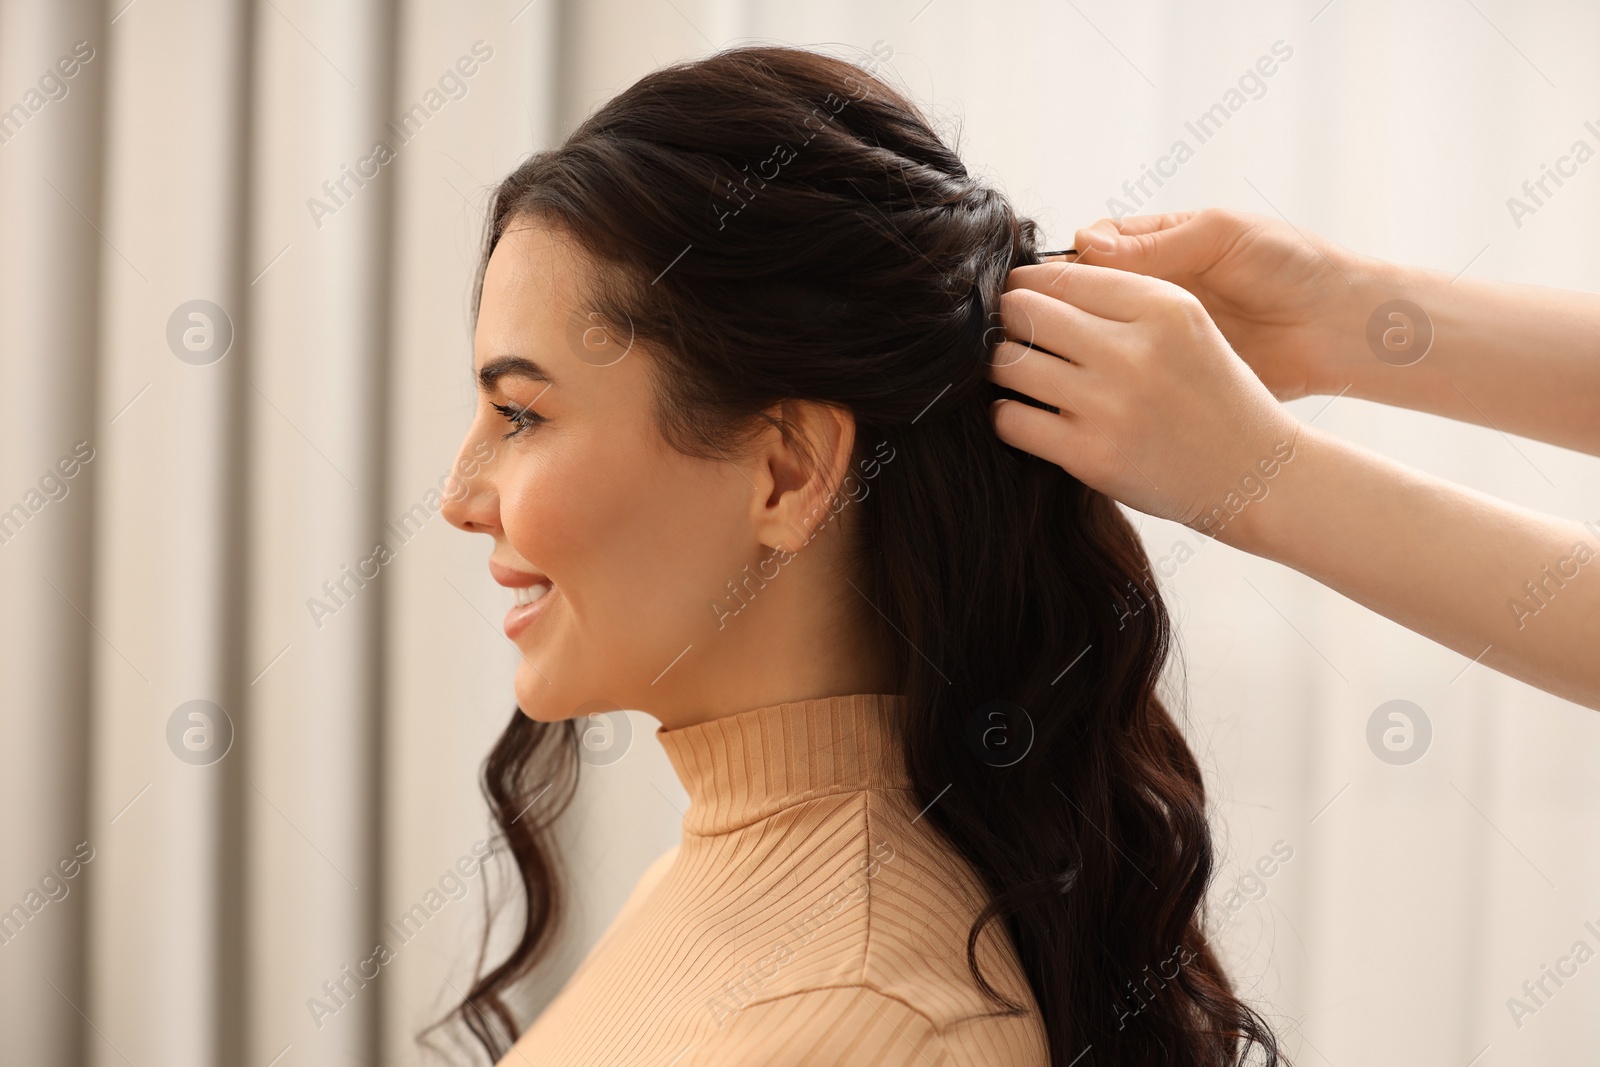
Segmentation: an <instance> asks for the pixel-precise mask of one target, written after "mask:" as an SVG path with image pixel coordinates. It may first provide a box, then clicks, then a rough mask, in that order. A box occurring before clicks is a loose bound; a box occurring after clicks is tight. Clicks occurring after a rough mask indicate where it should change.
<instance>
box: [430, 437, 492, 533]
mask: <svg viewBox="0 0 1600 1067" xmlns="http://www.w3.org/2000/svg"><path fill="white" fill-rule="evenodd" d="M494 458H495V454H494V445H492V444H490V443H489V441H488V440H487V439H486V438H484V437H482V436H479V435H477V434H475V433H473V432H471V431H469V432H468V433H467V437H466V440H464V441H462V442H461V448H460V450H459V451H457V453H456V462H455V466H454V467H453V468H451V471H450V480H449V482H448V483H446V493H445V499H444V505H443V507H441V508H440V509H439V511H440V514H442V515H443V516H444V517H445V521H446V522H448V523H449V524H450V525H451V526H454V527H455V528H456V529H458V530H465V531H466V532H468V533H487V534H493V533H494V532H495V531H496V530H498V529H499V528H500V495H499V493H498V492H497V491H496V490H495V487H494V483H493V480H492V479H491V477H490V467H491V465H492V464H493V462H494Z"/></svg>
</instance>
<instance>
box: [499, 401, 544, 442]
mask: <svg viewBox="0 0 1600 1067" xmlns="http://www.w3.org/2000/svg"><path fill="white" fill-rule="evenodd" d="M489 406H490V407H492V408H494V409H495V410H496V411H498V412H499V413H500V414H502V415H504V416H505V417H506V419H507V420H508V421H510V422H511V423H512V424H513V425H514V426H515V428H514V429H513V430H511V432H510V433H504V434H501V435H500V439H501V440H502V441H504V440H506V439H508V438H511V437H515V436H517V435H518V434H519V433H521V432H522V431H523V430H526V429H529V428H530V427H533V426H537V425H539V424H540V423H542V422H545V421H546V419H545V417H544V416H543V415H541V414H539V413H538V412H537V411H533V410H531V409H529V408H525V407H522V406H520V405H516V404H490V405H489Z"/></svg>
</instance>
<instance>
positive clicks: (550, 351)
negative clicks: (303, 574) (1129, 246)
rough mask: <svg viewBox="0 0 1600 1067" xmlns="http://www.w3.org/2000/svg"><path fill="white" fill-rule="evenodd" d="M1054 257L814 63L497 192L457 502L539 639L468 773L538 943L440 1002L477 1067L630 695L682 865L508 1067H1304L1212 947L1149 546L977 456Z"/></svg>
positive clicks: (683, 84) (1033, 477) (1113, 516)
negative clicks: (746, 582) (598, 721)
mask: <svg viewBox="0 0 1600 1067" xmlns="http://www.w3.org/2000/svg"><path fill="white" fill-rule="evenodd" d="M775 146H777V147H776V148H775ZM777 148H783V149H784V151H782V152H781V153H779V152H778V151H777ZM775 154H776V155H778V156H781V158H782V159H783V165H782V167H781V168H777V169H774V168H769V173H770V178H768V177H762V176H761V175H759V174H754V173H752V172H751V170H750V168H751V167H752V166H755V165H757V164H759V163H761V161H763V160H767V159H771V158H775ZM757 193H759V195H756V194H757ZM735 201H736V202H737V203H738V204H739V205H740V208H739V211H738V214H737V218H736V219H735V218H730V217H729V214H728V207H729V204H730V203H733V202H735ZM1035 242H1036V234H1035V227H1034V225H1033V223H1032V222H1031V221H1029V220H1026V219H1023V218H1020V217H1018V216H1017V215H1016V214H1015V213H1014V211H1013V210H1012V208H1011V206H1010V205H1009V204H1008V203H1007V201H1006V200H1005V198H1004V197H1002V196H1001V195H1000V194H998V193H997V192H996V191H994V190H993V189H991V188H989V187H987V186H985V185H984V184H982V183H981V182H979V181H977V180H975V179H974V178H973V177H972V176H971V175H970V174H969V173H968V171H967V169H966V168H965V166H963V164H962V162H961V160H960V159H959V158H958V157H957V156H956V154H955V153H954V152H952V151H951V150H950V149H949V148H948V147H947V146H946V145H945V144H944V143H943V142H942V141H941V140H940V139H939V138H938V136H937V135H936V134H935V133H934V132H933V131H932V129H931V128H930V127H929V125H928V123H927V120H926V119H925V118H923V117H922V115H921V114H920V112H919V111H918V110H917V108H916V106H915V105H914V104H913V103H912V102H911V101H909V100H908V99H906V98H905V97H904V96H903V95H901V94H900V93H899V92H897V91H896V90H894V89H893V88H891V87H890V86H888V85H887V84H885V83H884V82H882V81H880V80H878V79H877V78H875V77H873V76H871V75H870V74H869V73H867V72H866V71H864V70H862V69H861V68H859V67H857V66H854V65H852V64H849V63H846V62H843V61H841V60H837V59H833V58H829V57H826V56H822V55H818V54H816V53H812V52H807V51H801V50H796V49H787V48H740V49H734V50H730V51H725V52H720V53H717V54H715V55H713V56H711V57H709V58H707V59H704V60H700V61H697V62H692V63H685V64H679V65H675V66H671V67H667V68H665V69H662V70H659V71H656V72H655V73H652V74H651V75H649V76H647V77H645V78H644V79H642V80H640V81H639V82H638V83H637V84H635V85H634V86H632V87H631V88H629V89H628V90H626V91H625V92H623V93H622V94H621V95H619V96H618V97H616V98H615V99H613V100H612V101H610V102H609V103H608V104H606V105H605V106H604V107H602V108H601V109H600V110H598V111H597V112H596V113H595V114H594V115H592V116H591V117H590V118H589V119H587V120H586V121H585V122H584V123H583V124H582V125H581V126H579V127H578V128H577V129H576V130H575V131H574V132H573V133H572V135H571V136H570V137H569V138H568V139H567V141H566V142H565V143H564V144H562V145H561V146H560V147H558V148H556V149H554V150H551V151H547V152H543V153H540V154H538V155H535V156H534V157H532V158H531V159H529V160H528V161H527V162H526V163H524V164H523V165H522V166H520V167H519V168H518V169H517V170H516V171H515V172H514V173H512V174H511V175H510V176H509V177H508V178H506V179H505V181H504V182H503V183H502V184H501V186H500V188H499V189H498V191H497V193H496V196H495V202H494V207H493V213H492V218H491V219H490V223H489V230H488V237H487V241H486V247H485V256H484V264H483V269H482V273H481V276H480V279H479V286H478V294H477V297H478V299H477V315H478V317H477V323H476V334H475V338H474V372H475V377H476V380H477V386H478V390H479V403H478V407H477V411H476V414H475V416H474V419H473V422H472V424H471V426H470V428H469V429H468V432H467V435H466V439H465V440H464V441H463V443H462V449H463V452H464V453H465V452H470V451H472V450H474V449H475V448H477V447H478V446H479V444H480V443H482V442H484V441H490V442H492V443H494V445H495V454H494V459H493V460H492V461H491V462H489V463H487V464H484V465H483V466H482V467H481V468H479V469H478V470H477V471H476V472H475V473H474V474H473V475H472V476H471V477H470V478H468V479H467V481H466V487H465V491H464V492H463V493H461V494H460V495H459V497H458V498H457V499H455V500H453V501H452V502H451V503H450V504H449V505H448V507H447V508H446V515H447V517H448V518H449V520H450V521H451V522H452V523H453V524H454V525H456V526H458V527H460V528H461V529H463V530H467V531H470V532H475V533H484V534H487V535H489V536H490V537H491V538H492V539H493V549H492V552H491V555H490V567H491V570H492V572H493V574H494V577H495V579H496V580H497V581H498V582H500V583H501V584H503V585H506V586H508V587H510V588H511V589H512V590H514V593H513V594H512V597H511V600H512V603H511V605H510V610H509V611H508V613H507V616H506V620H505V630H506V633H507V635H508V636H509V637H510V638H511V640H512V641H513V642H514V643H515V644H516V646H517V647H518V649H519V650H520V651H521V654H522V658H521V662H520V663H519V665H518V667H517V673H516V680H515V691H516V696H517V703H518V708H517V710H516V711H515V712H514V713H513V715H512V718H511V722H510V724H509V725H508V726H507V728H506V731H505V733H504V735H503V736H502V737H501V739H500V741H499V743H498V744H497V745H496V747H495V749H494V751H493V752H492V753H491V754H490V756H489V758H488V761H487V763H486V766H485V772H484V785H485V790H486V793H487V795H488V797H489V800H490V803H491V806H492V808H493V811H494V814H495V816H496V819H497V820H498V822H499V824H500V827H501V831H502V833H503V835H504V837H505V841H506V844H507V845H508V846H509V850H510V852H511V854H512V855H513V856H514V857H515V860H516V863H517V867H518V870H519V872H520V874H521V877H522V881H523V888H524V893H523V901H522V903H523V905H524V914H523V929H522V933H521V937H520V939H519V940H518V942H517V944H516V945H515V946H514V948H513V949H512V951H511V953H510V955H509V956H508V957H507V958H506V959H504V960H503V961H501V962H499V963H498V964H497V965H495V966H493V967H492V968H491V969H489V970H488V971H487V973H484V974H483V975H482V976H481V977H480V978H479V979H478V980H477V982H476V983H475V984H474V986H473V987H472V988H471V990H470V991H469V992H468V994H467V997H466V1000H465V1002H464V1003H463V1004H462V1005H461V1006H460V1008H459V1009H458V1013H457V1014H458V1017H459V1019H460V1020H461V1021H462V1022H463V1023H465V1025H467V1026H468V1027H470V1028H471V1029H472V1030H473V1031H474V1033H475V1034H476V1035H477V1036H478V1038H479V1039H480V1041H481V1042H482V1044H483V1045H484V1047H485V1049H486V1050H487V1051H488V1052H489V1053H490V1055H491V1056H501V1055H503V1054H506V1053H507V1052H508V1051H510V1050H511V1045H512V1039H511V1035H512V1034H513V1033H515V1032H516V1031H517V1030H518V1029H519V1022H518V1020H517V1019H516V1018H515V1017H514V1015H513V1013H512V1012H511V1010H510V1008H509V1007H508V1005H507V1004H506V1002H505V1000H504V999H503V998H504V994H505V993H506V992H507V990H508V989H509V987H510V986H512V985H513V984H514V983H515V982H517V981H518V980H519V979H520V978H522V977H523V976H525V975H526V974H527V973H528V972H529V971H530V970H531V969H532V968H533V967H534V966H536V964H537V963H538V962H539V960H540V959H541V957H542V956H543V955H544V953H545V952H547V951H548V949H549V947H550V946H551V944H552V939H553V935H554V931H555V928H556V924H557V922H558V921H559V918H560V915H561V906H560V903H561V898H560V894H559V888H558V887H559V885H560V876H559V863H558V861H557V859H556V856H555V852H554V848H553V844H552V838H551V832H550V831H551V827H552V824H553V822H554V820H555V819H556V818H557V817H558V816H559V815H560V813H561V811H562V810H563V809H564V808H565V806H566V805H567V803H568V801H569V800H570V799H571V795H572V786H573V784H574V780H575V773H576V767H577V764H578V759H577V755H578V751H577V738H576V731H575V730H574V728H573V721H574V719H575V717H577V716H580V715H581V714H583V712H584V711H585V710H586V709H587V708H588V707H592V706H594V702H596V701H605V702H608V703H609V704H611V705H612V706H616V707H627V708H637V709H641V710H644V711H647V712H649V713H650V714H652V715H654V716H655V717H656V718H657V719H659V720H660V722H661V723H662V728H661V730H660V731H659V734H658V736H659V738H660V740H661V742H662V744H663V746H664V747H665V749H666V753H667V756H668V757H669V759H670V760H671V761H672V764H673V767H674V769H675V770H676V772H677V773H678V776H679V778H680V779H681V780H682V782H683V784H684V787H685V789H686V790H687V791H688V793H689V796H690V800H691V807H690V809H689V811H688V813H687V815H686V816H685V819H684V826H683V840H682V844H681V845H680V846H679V847H678V848H677V849H675V850H673V851H671V852H669V853H668V854H667V855H666V856H664V857H663V858H662V859H661V860H660V861H658V862H657V863H656V864H655V865H654V866H653V867H652V868H651V870H650V871H649V872H647V874H646V875H645V877H644V878H643V879H642V880H641V882H640V884H639V886H638V887H637V888H636V889H635V891H634V893H633V895H632V896H631V898H630V899H629V900H628V902H627V904H626V905H625V906H624V908H623V910H622V912H621V914H619V916H618V917H617V919H616V920H615V921H614V923H613V924H612V926H611V928H610V930H609V931H608V932H607V933H606V935H605V936H604V937H603V938H602V939H601V941H600V942H599V943H598V944H597V945H596V946H595V948H594V949H593V951H592V952H591V954H590V956H589V957H588V958H587V959H586V960H585V962H584V963H583V964H582V966H581V967H580V968H579V969H578V971H577V972H576V973H575V974H574V975H573V977H572V979H571V980H570V981H569V983H568V984H567V986H566V988H565V989H564V990H563V991H562V992H561V994H560V995H559V996H558V997H557V998H556V999H555V1000H554V1001H553V1002H552V1003H551V1004H550V1005H549V1006H548V1007H547V1008H546V1009H545V1011H544V1013H543V1014H542V1015H541V1016H540V1017H539V1018H538V1019H537V1020H536V1021H535V1022H534V1023H533V1025H532V1027H531V1028H529V1029H528V1030H527V1031H526V1032H525V1033H523V1034H522V1036H521V1038H520V1039H519V1040H517V1041H516V1042H515V1044H516V1050H515V1052H514V1053H513V1054H512V1055H511V1056H509V1057H508V1059H507V1062H511V1063H522V1062H530V1063H560V1064H563V1065H571V1064H601V1063H621V1062H636V1063H663V1064H664V1063H669V1062H671V1063H675V1064H677V1065H678V1067H690V1065H722V1064H745V1063H762V1064H800V1063H829V1064H846V1065H857V1064H862V1065H864V1064H907V1065H909V1064H914V1063H923V1062H928V1063H948V1064H978V1063H995V1062H1001V1063H1006V1064H1014V1065H1028V1064H1046V1063H1050V1064H1057V1065H1066V1064H1070V1063H1074V1062H1077V1061H1078V1060H1079V1059H1080V1058H1081V1057H1082V1056H1083V1055H1084V1054H1085V1053H1086V1052H1087V1051H1088V1050H1089V1049H1090V1048H1092V1049H1093V1055H1092V1061H1093V1062H1095V1063H1097V1064H1102V1065H1104V1064H1112V1065H1133V1064H1156V1063H1160V1064H1167V1065H1171V1064H1179V1065H1188V1064H1196V1065H1198V1064H1231V1063H1235V1062H1240V1061H1241V1060H1242V1059H1243V1058H1244V1057H1245V1056H1246V1055H1247V1054H1250V1053H1251V1052H1252V1050H1253V1051H1254V1052H1255V1053H1264V1058H1265V1059H1266V1060H1267V1061H1268V1062H1274V1063H1275V1062H1277V1060H1278V1053H1277V1047H1276V1043H1275V1041H1274V1038H1273V1035H1272V1034H1271V1032H1270V1031H1269V1030H1268V1029H1267V1027H1266V1026H1265V1025H1264V1024H1263V1023H1262V1021H1261V1020H1260V1019H1259V1017H1258V1016H1257V1015H1256V1014H1255V1013H1254V1011H1252V1010H1251V1009H1250V1008H1249V1007H1248V1006H1247V1005H1246V1004H1244V1003H1243V1002H1242V1001H1241V1000H1239V999H1238V998H1237V997H1236V996H1235V995H1234V993H1233V992H1232V990H1231V987H1230V984H1229V982H1228V980H1227V978H1226V976H1225V975H1224V974H1223V972H1222V970H1221V967H1220V965H1219V963H1218V961H1217V959H1216V957H1215V955H1214V954H1213V953H1212V951H1211V949H1210V948H1209V947H1208V946H1207V944H1206V940H1205V937H1204V933H1203V930H1202V927H1201V925H1200V922H1199V908H1200V903H1201V900H1202V898H1203V894H1204V891H1205V888H1206V885H1207V882H1208V880H1209V879H1210V877H1211V873H1212V862H1213V857H1212V846H1211V838H1210V833H1209V828H1208V826H1207V822H1206V812H1205V796H1204V791H1203V788H1202V785H1201V780H1200V774H1199V770H1198V767H1197V765H1196V762H1195V759H1194V757H1193V755H1192V754H1191V752H1190V750H1189V748H1188V746H1187V744H1186V743H1185V741H1184V739H1183V736H1182V734H1181V732H1180V731H1179V729H1178V727H1177V725H1176V723H1175V722H1174V721H1173V719H1172V717H1171V716H1170V715H1169V714H1168V713H1167V711H1166V710H1165V709H1164V707H1163V706H1162V704H1161V702H1160V700H1159V699H1158V697H1157V695H1156V691H1155V689H1156V682H1157V679H1158V677H1159V675H1160V672H1161V669H1162V665H1163V663H1164V660H1165V656H1166V648H1167V638H1168V621H1167V616H1166V614H1165V611H1164V609H1163V608H1162V606H1161V604H1160V602H1159V600H1155V601H1154V602H1152V603H1149V604H1146V603H1145V602H1144V601H1143V598H1142V597H1141V596H1140V594H1139V592H1138V589H1137V587H1136V585H1135V581H1136V579H1137V576H1139V575H1141V574H1142V573H1144V571H1145V570H1146V569H1147V567H1148V560H1147V559H1146V557H1145V555H1144V552H1143V550H1142V548H1141V547H1140V544H1139V542H1138V540H1137V538H1136V536H1135V534H1134V531H1133V530H1132V528H1131V527H1130V525H1129V523H1128V522H1127V520H1126V519H1125V518H1124V517H1123V516H1122V514H1121V513H1120V512H1119V511H1118V510H1117V508H1116V506H1115V505H1114V504H1113V503H1112V502H1111V501H1110V500H1109V499H1108V498H1106V497H1104V496H1102V495H1100V494H1099V493H1096V492H1094V491H1092V490H1089V489H1087V488H1086V487H1085V486H1083V485H1082V484H1080V483H1079V482H1077V481H1076V480H1074V479H1073V478H1071V477H1070V476H1069V475H1067V474H1066V473H1065V472H1064V471H1063V470H1062V469H1061V468H1060V467H1059V466H1056V465H1055V464H1053V463H1049V462H1046V461H1044V460H1041V459H1038V458H1037V457H1033V456H1030V455H1027V454H1025V453H1023V452H1020V451H1018V450H1015V449H1012V448H1010V447H1009V446H1007V445H1005V444H1003V443H1001V442H1000V441H999V439H998V438H997V437H996V436H995V433H994V431H993V429H992V425H991V421H990V414H989V405H990V403H991V402H992V401H993V400H994V399H996V398H997V397H998V396H1001V395H1007V393H1008V391H1005V390H1001V389H1000V388H999V387H998V386H996V385H994V384H992V383H991V382H990V381H989V380H988V378H987V375H986V367H987V356H988V353H989V351H990V348H991V346H992V343H993V341H994V340H995V339H996V336H997V334H996V332H993V331H992V327H993V326H994V324H995V316H996V313H997V312H998V310H999V306H1000V295H1001V292H1002V289H1003V288H1004V285H1005V281H1006V278H1007V275H1008V273H1009V272H1010V270H1011V269H1012V268H1014V267H1017V266H1020V265H1024V264H1030V263H1035V262H1037V259H1038V257H1037V252H1036V247H1035ZM574 324H577V328H574ZM575 339H576V340H575ZM1010 395H1015V394H1010ZM885 457H892V462H888V461H887V459H886V458H885ZM873 462H877V464H878V466H877V468H876V469H875V470H874V472H873V476H872V483H871V484H872V491H871V492H870V493H861V494H859V495H857V494H854V493H853V492H852V491H851V490H850V489H849V486H850V485H851V484H852V475H855V481H856V482H860V480H861V478H862V477H863V476H864V472H865V470H866V469H867V468H866V467H865V466H863V464H869V463H873ZM841 494H845V495H849V496H850V497H851V499H850V500H849V502H848V503H849V506H840V501H839V498H840V496H841ZM778 562H781V563H782V567H783V571H782V578H781V579H780V580H775V581H771V582H769V583H767V584H766V585H765V586H763V587H762V592H761V595H760V596H759V597H752V598H750V599H748V600H747V601H742V605H743V606H742V608H741V613H740V618H739V623H738V625H736V626H733V625H723V623H724V622H725V616H726V611H725V610H724V611H721V612H719V611H718V610H717V605H718V604H719V602H722V603H725V600H724V598H725V597H726V596H727V594H728V586H729V584H730V582H729V579H730V576H736V575H744V574H748V573H751V572H755V573H758V574H768V573H776V564H777V563H778ZM763 568H765V569H763ZM1130 598H1131V599H1130ZM1135 602H1136V603H1137V607H1138V610H1133V606H1132V605H1133V604H1134V603H1135ZM1135 998H1137V1002H1138V1004H1139V1008H1138V1010H1137V1012H1133V1011H1130V1010H1129V1008H1128V1005H1129V1004H1130V1003H1133V1002H1134V999H1135Z"/></svg>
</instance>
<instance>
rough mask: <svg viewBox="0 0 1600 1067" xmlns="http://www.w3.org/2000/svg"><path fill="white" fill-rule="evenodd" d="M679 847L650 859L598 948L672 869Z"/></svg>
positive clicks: (597, 942)
mask: <svg viewBox="0 0 1600 1067" xmlns="http://www.w3.org/2000/svg"><path fill="white" fill-rule="evenodd" d="M678 848H679V846H678V845H673V846H672V847H671V848H669V849H667V850H666V851H665V852H663V853H662V854H661V855H659V856H657V857H656V858H655V859H653V860H651V861H650V865H649V866H648V867H646V868H645V869H644V873H643V874H641V875H640V876H639V880H638V881H637V882H635V883H634V886H633V890H632V891H631V892H630V893H629V894H628V898H627V899H626V900H624V901H623V902H622V907H621V908H620V909H618V911H617V914H616V917H615V918H613V919H612V920H611V923H610V925H608V926H607V927H606V928H605V931H604V932H603V933H601V935H600V937H599V939H598V940H597V941H596V942H595V946H596V948H598V947H599V945H600V943H601V942H604V941H605V940H606V939H607V938H609V937H610V936H611V934H612V933H613V932H614V931H615V930H617V929H618V928H619V927H621V926H622V924H623V923H625V922H627V920H628V919H629V918H630V917H631V916H632V915H633V914H634V913H635V912H637V911H638V910H639V908H640V906H641V905H643V904H644V902H645V900H646V898H648V897H649V896H650V893H651V892H652V891H653V890H654V889H655V888H656V886H657V885H659V884H660V883H661V880H662V879H663V878H665V877H666V874H667V871H669V870H671V869H672V863H673V861H674V860H676V859H677V858H678Z"/></svg>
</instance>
